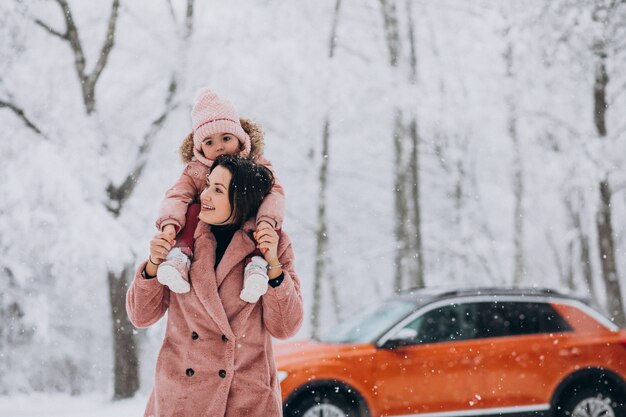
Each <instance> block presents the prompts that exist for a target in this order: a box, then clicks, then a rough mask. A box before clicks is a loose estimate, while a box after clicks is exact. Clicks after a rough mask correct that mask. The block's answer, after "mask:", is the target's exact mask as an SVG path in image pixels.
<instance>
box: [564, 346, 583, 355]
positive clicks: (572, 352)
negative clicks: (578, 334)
mask: <svg viewBox="0 0 626 417" xmlns="http://www.w3.org/2000/svg"><path fill="white" fill-rule="evenodd" d="M559 356H580V349H578V348H576V347H573V348H567V349H561V350H559Z"/></svg>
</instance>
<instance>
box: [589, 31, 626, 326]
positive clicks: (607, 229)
mask: <svg viewBox="0 0 626 417" xmlns="http://www.w3.org/2000/svg"><path fill="white" fill-rule="evenodd" d="M595 47H596V48H595V52H596V58H597V60H598V61H597V65H596V71H595V83H594V92H593V93H594V94H593V98H594V123H595V126H596V130H597V132H598V136H599V138H600V140H606V139H605V138H606V135H607V130H606V112H607V108H608V103H607V99H606V89H607V85H608V83H609V76H608V73H607V71H606V52H605V50H604V45H603V44H601V43H599V44H597V45H595ZM599 192H600V205H599V208H598V213H597V215H596V227H597V230H598V248H599V249H600V264H601V265H602V278H603V280H604V285H605V287H606V295H607V310H608V313H609V315H610V317H611V319H612V320H613V321H614V322H615V324H617V325H618V326H620V327H624V326H625V325H626V316H625V315H624V303H623V300H622V293H621V289H620V285H619V275H618V273H617V263H616V261H615V242H614V240H613V224H612V219H611V216H612V214H611V186H610V184H609V180H608V175H607V177H605V179H604V180H602V181H600V184H599Z"/></svg>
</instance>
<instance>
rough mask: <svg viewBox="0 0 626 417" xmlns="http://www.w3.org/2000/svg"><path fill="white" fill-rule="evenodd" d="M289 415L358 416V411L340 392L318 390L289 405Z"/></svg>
mask: <svg viewBox="0 0 626 417" xmlns="http://www.w3.org/2000/svg"><path fill="white" fill-rule="evenodd" d="M286 416H290V417H322V416H323V417H359V413H358V411H357V410H356V409H355V407H353V406H351V405H350V403H349V402H348V400H347V399H346V398H345V397H343V396H342V395H340V394H337V393H329V392H324V391H320V392H318V393H315V394H311V395H307V396H305V397H301V398H300V399H299V400H298V401H297V402H296V403H294V404H293V405H291V406H290V407H289V409H288V413H286Z"/></svg>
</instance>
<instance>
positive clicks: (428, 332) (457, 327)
mask: <svg viewBox="0 0 626 417" xmlns="http://www.w3.org/2000/svg"><path fill="white" fill-rule="evenodd" d="M477 311H478V309H477V308H476V305H475V304H474V303H467V304H453V305H447V306H442V307H439V308H436V309H433V310H430V311H427V312H425V313H424V314H423V315H421V316H420V317H418V318H417V319H415V320H414V321H412V322H411V323H409V324H408V325H407V326H405V327H406V328H410V329H413V330H415V331H416V332H417V336H416V338H415V341H414V343H441V342H449V341H453V340H467V339H473V338H475V337H476V336H477V323H476V319H477Z"/></svg>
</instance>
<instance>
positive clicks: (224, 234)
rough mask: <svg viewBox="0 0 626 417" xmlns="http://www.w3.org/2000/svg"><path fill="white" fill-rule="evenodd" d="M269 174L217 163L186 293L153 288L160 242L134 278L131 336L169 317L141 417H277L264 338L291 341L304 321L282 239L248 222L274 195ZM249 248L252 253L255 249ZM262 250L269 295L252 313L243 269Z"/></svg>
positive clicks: (162, 252) (165, 244) (241, 163)
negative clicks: (245, 298)
mask: <svg viewBox="0 0 626 417" xmlns="http://www.w3.org/2000/svg"><path fill="white" fill-rule="evenodd" d="M272 183H273V177H272V174H271V172H270V171H269V170H268V169H267V168H265V167H263V166H260V165H257V164H255V163H253V162H251V161H249V160H247V159H243V158H239V157H232V156H228V157H220V158H218V159H217V160H216V161H215V164H214V165H213V167H212V169H211V174H210V175H209V177H208V179H207V187H206V189H205V190H204V191H203V192H202V194H201V195H200V202H201V211H200V214H199V218H200V223H199V225H198V227H197V229H196V232H195V239H196V241H195V251H194V260H193V262H192V264H191V269H190V273H189V274H190V281H191V291H190V292H188V293H184V294H176V293H172V292H170V291H169V289H168V288H167V287H165V286H163V285H161V284H160V283H159V282H158V280H156V279H154V276H155V275H156V272H157V266H158V264H160V263H161V262H163V260H164V259H165V257H166V256H167V253H168V252H169V250H170V249H171V247H172V244H173V243H174V242H173V240H172V239H171V238H170V237H169V236H167V235H165V234H164V233H161V234H159V235H157V236H155V237H154V238H152V240H151V241H150V256H149V258H148V260H147V261H145V262H143V263H142V264H141V265H140V266H139V268H138V269H137V272H136V274H135V277H134V280H133V282H132V284H131V286H130V288H129V290H128V293H127V296H126V310H127V312H128V316H129V318H130V320H131V322H132V323H133V324H134V325H135V326H137V327H148V326H151V325H152V324H154V323H156V322H157V321H158V320H159V319H160V318H161V317H163V315H164V314H165V312H166V311H168V318H167V328H166V333H165V338H164V340H163V345H162V346H161V351H160V352H159V356H158V359H157V365H156V375H155V384H154V389H153V391H152V394H151V395H150V399H149V400H148V405H147V407H146V412H145V416H155V417H156V416H184V417H193V416H211V417H215V416H232V417H235V416H280V415H282V406H281V396H280V385H279V382H278V380H277V377H276V367H275V364H274V357H273V354H272V343H271V337H272V336H273V337H276V338H279V339H284V338H288V337H290V336H292V335H294V334H295V333H296V332H297V331H298V329H299V328H300V325H301V323H302V319H303V307H302V295H301V292H300V281H299V280H298V278H297V276H296V274H295V271H294V255H293V250H292V247H291V242H290V240H289V237H288V236H287V235H286V234H285V233H282V234H281V235H280V237H279V235H278V234H277V233H276V232H275V231H274V229H273V228H271V227H269V226H267V227H259V228H258V229H257V230H256V232H254V233H253V231H254V229H255V222H254V216H255V215H256V211H257V209H258V207H259V205H260V203H261V201H262V200H263V197H264V196H265V195H266V194H267V193H268V192H269V190H270V189H271V187H272ZM255 240H256V244H255ZM257 248H258V249H259V250H260V251H261V252H262V253H263V257H264V258H265V260H266V261H267V262H268V264H269V267H268V271H267V272H268V277H269V284H270V287H269V288H268V290H267V293H265V295H263V296H262V297H261V299H260V300H259V301H258V302H256V303H247V302H245V301H243V300H241V299H240V297H239V296H240V292H241V290H242V287H243V271H244V267H245V262H246V260H248V259H249V257H250V255H251V254H252V253H253V252H255V250H256V249H257Z"/></svg>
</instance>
